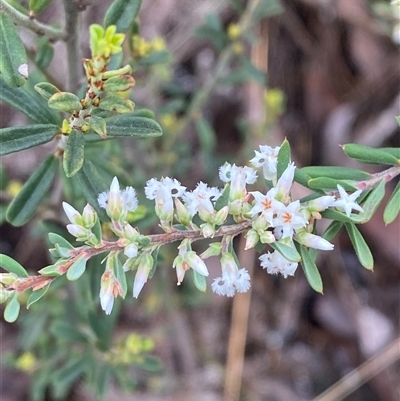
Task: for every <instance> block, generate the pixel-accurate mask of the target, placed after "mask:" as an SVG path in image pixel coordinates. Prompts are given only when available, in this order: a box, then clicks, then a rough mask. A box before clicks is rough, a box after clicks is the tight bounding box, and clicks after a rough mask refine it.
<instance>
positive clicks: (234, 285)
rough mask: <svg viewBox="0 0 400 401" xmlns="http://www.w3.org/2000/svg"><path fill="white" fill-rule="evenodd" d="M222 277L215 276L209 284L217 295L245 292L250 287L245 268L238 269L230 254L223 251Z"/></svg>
mask: <svg viewBox="0 0 400 401" xmlns="http://www.w3.org/2000/svg"><path fill="white" fill-rule="evenodd" d="M221 267H222V277H217V278H216V279H214V282H213V283H212V284H211V288H212V290H213V292H215V293H216V294H218V295H226V296H227V297H233V296H234V295H235V291H237V292H247V291H248V290H249V288H250V286H251V285H250V275H249V273H248V271H247V270H246V269H239V268H238V266H237V264H236V262H235V259H234V258H233V256H232V254H231V253H229V252H225V253H224V254H223V255H222V257H221Z"/></svg>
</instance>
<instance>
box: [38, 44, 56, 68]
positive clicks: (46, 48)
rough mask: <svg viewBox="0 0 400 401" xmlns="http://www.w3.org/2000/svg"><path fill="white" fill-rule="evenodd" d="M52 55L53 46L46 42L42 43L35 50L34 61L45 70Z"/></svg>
mask: <svg viewBox="0 0 400 401" xmlns="http://www.w3.org/2000/svg"><path fill="white" fill-rule="evenodd" d="M53 56H54V47H53V46H52V45H51V44H50V43H48V42H46V43H43V44H42V45H40V46H39V48H38V50H37V53H36V57H35V63H36V65H37V66H38V68H40V69H41V70H46V69H47V68H48V67H49V65H50V63H51V61H52V60H53Z"/></svg>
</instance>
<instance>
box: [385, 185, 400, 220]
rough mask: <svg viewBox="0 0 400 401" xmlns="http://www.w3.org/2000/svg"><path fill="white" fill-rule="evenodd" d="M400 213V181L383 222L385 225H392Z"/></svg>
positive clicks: (388, 204)
mask: <svg viewBox="0 0 400 401" xmlns="http://www.w3.org/2000/svg"><path fill="white" fill-rule="evenodd" d="M399 212H400V181H399V182H398V183H397V185H396V188H395V189H394V191H393V193H392V195H391V197H390V199H389V202H388V203H387V205H386V207H385V211H384V212H383V221H384V222H385V224H390V223H392V222H393V221H394V219H395V218H396V217H397V216H398V214H399Z"/></svg>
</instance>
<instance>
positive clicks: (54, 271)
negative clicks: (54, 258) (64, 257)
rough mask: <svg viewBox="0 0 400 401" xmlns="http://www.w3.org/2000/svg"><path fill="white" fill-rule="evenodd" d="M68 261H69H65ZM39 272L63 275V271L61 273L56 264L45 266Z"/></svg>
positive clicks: (43, 274) (48, 274) (49, 274)
mask: <svg viewBox="0 0 400 401" xmlns="http://www.w3.org/2000/svg"><path fill="white" fill-rule="evenodd" d="M65 262H67V261H65ZM39 273H40V274H41V275H42V276H51V277H53V276H62V273H60V271H59V266H55V265H50V266H46V267H43V269H40V270H39Z"/></svg>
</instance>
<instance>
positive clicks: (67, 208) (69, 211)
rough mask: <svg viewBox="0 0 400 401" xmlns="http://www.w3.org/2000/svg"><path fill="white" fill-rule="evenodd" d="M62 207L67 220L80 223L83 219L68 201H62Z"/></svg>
mask: <svg viewBox="0 0 400 401" xmlns="http://www.w3.org/2000/svg"><path fill="white" fill-rule="evenodd" d="M62 206H63V209H64V212H65V214H66V215H67V217H68V220H69V221H70V222H71V223H72V224H78V225H82V223H83V220H82V215H81V214H80V213H79V212H78V211H77V210H76V209H74V208H73V207H72V206H71V205H70V204H69V203H67V202H63V203H62Z"/></svg>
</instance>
